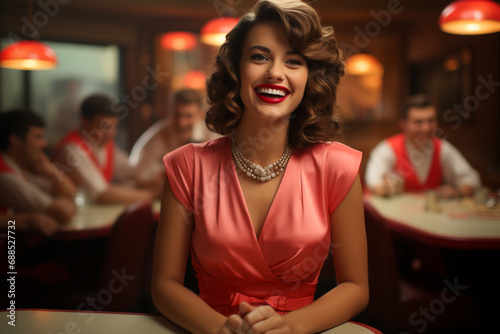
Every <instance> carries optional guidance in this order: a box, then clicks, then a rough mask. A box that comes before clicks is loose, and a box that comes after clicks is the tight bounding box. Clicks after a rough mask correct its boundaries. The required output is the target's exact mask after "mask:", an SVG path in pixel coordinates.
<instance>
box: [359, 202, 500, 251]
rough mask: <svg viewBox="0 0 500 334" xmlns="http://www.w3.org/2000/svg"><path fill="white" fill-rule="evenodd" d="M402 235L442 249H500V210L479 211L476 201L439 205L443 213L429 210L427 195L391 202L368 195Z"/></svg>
mask: <svg viewBox="0 0 500 334" xmlns="http://www.w3.org/2000/svg"><path fill="white" fill-rule="evenodd" d="M365 201H366V202H367V203H368V204H371V205H372V206H373V207H374V208H375V209H376V210H377V211H378V212H379V214H380V215H381V216H382V217H383V218H385V219H386V220H387V222H388V224H389V226H390V227H391V228H392V229H393V230H395V231H398V232H400V233H404V234H406V235H409V236H411V237H413V238H415V239H419V240H420V241H423V242H426V243H429V244H433V245H436V246H440V247H449V248H459V249H500V208H498V204H497V207H494V208H486V207H477V206H475V205H474V202H473V200H472V199H450V200H440V201H439V202H438V205H439V209H440V210H439V211H438V212H433V211H426V210H425V201H426V198H425V194H402V195H397V196H393V197H390V198H387V197H380V196H373V195H365Z"/></svg>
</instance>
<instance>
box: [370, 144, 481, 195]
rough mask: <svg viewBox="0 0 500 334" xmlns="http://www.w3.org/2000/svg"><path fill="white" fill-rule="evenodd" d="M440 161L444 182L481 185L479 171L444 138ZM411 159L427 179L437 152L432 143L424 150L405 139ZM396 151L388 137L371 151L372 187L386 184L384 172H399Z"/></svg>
mask: <svg viewBox="0 0 500 334" xmlns="http://www.w3.org/2000/svg"><path fill="white" fill-rule="evenodd" d="M441 143H442V144H441V152H440V156H439V159H440V162H441V168H442V174H443V183H444V184H450V185H452V186H455V187H458V186H461V185H469V186H472V187H474V188H476V187H479V186H481V180H480V178H479V174H478V173H477V171H476V170H475V169H474V168H472V167H471V165H470V164H469V163H468V162H467V160H466V159H465V158H464V157H463V155H462V154H461V153H460V152H459V151H458V150H457V149H456V148H455V147H454V146H453V145H451V144H450V142H448V141H446V140H442V142H441ZM405 146H406V151H407V152H408V156H409V159H410V161H411V163H412V165H413V168H414V169H415V173H416V175H417V177H418V179H419V181H420V182H421V183H425V181H426V180H427V177H428V175H429V171H430V168H431V164H432V158H433V154H434V147H433V145H432V144H430V145H429V146H428V147H426V148H425V149H424V150H419V149H417V148H416V147H414V146H413V145H411V144H410V143H409V142H408V141H406V143H405ZM395 166H396V155H395V153H394V150H393V149H392V147H391V146H390V145H389V144H388V143H387V141H386V140H383V141H381V142H380V143H379V144H378V145H377V146H375V148H374V149H373V150H372V152H371V153H370V158H369V159H368V163H367V166H366V173H365V183H366V185H367V186H368V188H374V187H376V186H380V185H382V184H383V179H384V175H391V174H394V173H395Z"/></svg>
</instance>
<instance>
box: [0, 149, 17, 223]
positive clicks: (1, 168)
mask: <svg viewBox="0 0 500 334" xmlns="http://www.w3.org/2000/svg"><path fill="white" fill-rule="evenodd" d="M2 173H14V170H13V169H12V168H10V166H9V165H7V163H6V162H5V160H4V159H3V156H2V154H0V174H2ZM0 212H2V213H7V212H9V207H8V206H3V205H0Z"/></svg>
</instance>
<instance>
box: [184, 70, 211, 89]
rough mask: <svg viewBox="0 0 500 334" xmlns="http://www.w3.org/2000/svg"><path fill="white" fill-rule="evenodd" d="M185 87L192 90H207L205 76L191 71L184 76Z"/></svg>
mask: <svg viewBox="0 0 500 334" xmlns="http://www.w3.org/2000/svg"><path fill="white" fill-rule="evenodd" d="M183 81H184V86H185V87H187V88H192V89H205V81H206V77H205V74H203V73H201V72H200V71H191V72H188V73H186V74H185V75H184V80H183Z"/></svg>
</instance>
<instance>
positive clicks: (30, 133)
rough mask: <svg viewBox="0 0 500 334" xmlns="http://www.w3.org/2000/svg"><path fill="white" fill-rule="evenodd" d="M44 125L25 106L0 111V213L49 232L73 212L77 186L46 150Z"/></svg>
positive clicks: (26, 226) (22, 225)
mask: <svg viewBox="0 0 500 334" xmlns="http://www.w3.org/2000/svg"><path fill="white" fill-rule="evenodd" d="M44 127H45V123H44V121H43V120H42V119H41V118H40V117H39V116H38V115H36V114H35V113H33V112H31V111H28V110H14V111H9V112H5V113H2V114H0V189H1V191H0V217H2V221H3V222H4V223H7V221H6V219H8V220H16V224H17V226H16V228H19V229H25V230H35V231H39V232H42V233H43V234H47V235H50V234H52V233H53V232H55V230H56V229H57V226H58V223H60V224H63V223H66V222H68V221H69V220H70V219H71V217H72V216H73V214H74V213H75V210H76V208H75V204H74V197H75V193H76V188H75V186H74V185H73V183H72V182H71V180H70V179H69V178H68V177H67V176H66V175H64V174H63V173H61V172H60V171H59V170H58V169H57V168H56V167H55V166H54V165H53V164H52V163H51V162H50V161H49V159H48V157H47V155H46V154H45V152H44V149H45V148H46V147H47V141H46V140H45V138H44ZM2 225H3V224H2Z"/></svg>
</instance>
